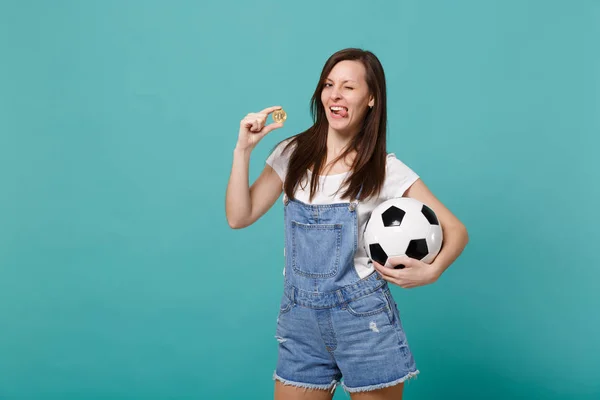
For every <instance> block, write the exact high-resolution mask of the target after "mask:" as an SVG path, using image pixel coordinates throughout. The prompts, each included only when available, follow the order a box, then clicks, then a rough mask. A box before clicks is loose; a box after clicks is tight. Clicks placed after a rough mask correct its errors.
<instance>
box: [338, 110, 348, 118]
mask: <svg viewBox="0 0 600 400" xmlns="http://www.w3.org/2000/svg"><path fill="white" fill-rule="evenodd" d="M338 115H339V116H340V117H345V116H347V115H348V111H346V109H345V108H342V109H341V110H340V111H338Z"/></svg>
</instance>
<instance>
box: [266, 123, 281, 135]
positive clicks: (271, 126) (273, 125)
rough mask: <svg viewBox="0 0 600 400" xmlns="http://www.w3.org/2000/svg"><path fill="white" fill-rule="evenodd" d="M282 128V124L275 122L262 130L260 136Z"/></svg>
mask: <svg viewBox="0 0 600 400" xmlns="http://www.w3.org/2000/svg"><path fill="white" fill-rule="evenodd" d="M282 126H283V122H275V123H272V124H269V125H267V126H265V127H264V128H263V130H262V132H261V133H262V136H265V135H266V134H267V133H269V132H271V131H273V130H275V129H279V128H281V127H282Z"/></svg>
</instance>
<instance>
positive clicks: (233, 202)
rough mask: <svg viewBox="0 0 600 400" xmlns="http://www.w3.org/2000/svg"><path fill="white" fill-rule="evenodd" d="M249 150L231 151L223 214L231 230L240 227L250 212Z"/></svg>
mask: <svg viewBox="0 0 600 400" xmlns="http://www.w3.org/2000/svg"><path fill="white" fill-rule="evenodd" d="M250 154H251V150H239V149H237V148H236V149H235V150H234V151H233V163H232V166H231V174H230V176H229V183H228V184H227V194H226V196H225V213H226V215H227V221H228V223H229V225H230V226H231V227H232V228H236V227H240V226H242V225H243V224H244V220H245V219H246V218H248V217H249V216H250V214H251V212H252V201H251V198H250V187H249V183H248V179H249V176H248V170H249V166H250Z"/></svg>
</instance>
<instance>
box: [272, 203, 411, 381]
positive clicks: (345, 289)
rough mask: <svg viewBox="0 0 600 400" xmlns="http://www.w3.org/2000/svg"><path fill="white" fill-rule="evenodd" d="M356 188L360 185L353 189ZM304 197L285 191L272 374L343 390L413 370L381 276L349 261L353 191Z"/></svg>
mask: <svg viewBox="0 0 600 400" xmlns="http://www.w3.org/2000/svg"><path fill="white" fill-rule="evenodd" d="M359 196H360V193H359ZM359 196H357V198H356V199H355V200H353V201H351V202H347V203H335V204H319V205H313V204H306V203H304V202H301V201H299V200H297V199H290V198H289V197H288V196H287V195H286V194H285V193H284V195H283V203H284V221H285V252H284V254H285V272H284V273H285V278H284V290H283V296H282V299H281V304H280V310H279V317H278V319H277V333H276V338H277V340H278V341H279V355H278V362H277V369H276V371H275V373H274V376H273V377H274V379H277V380H279V381H281V382H283V383H284V384H289V385H294V386H299V387H305V388H315V389H332V388H333V390H335V387H336V385H337V384H338V383H339V381H340V379H341V378H342V376H343V378H344V379H343V386H344V388H345V389H346V390H347V391H350V392H352V391H366V390H374V389H378V388H382V387H386V386H391V385H394V384H397V383H400V382H402V381H404V380H405V379H408V378H410V377H412V376H415V375H416V374H418V370H417V369H416V367H415V362H414V360H413V357H412V354H411V352H410V349H409V347H408V343H407V340H406V336H405V334H404V331H403V329H402V325H401V322H400V316H399V313H398V308H397V305H396V303H395V302H394V299H393V297H392V295H391V293H390V291H389V288H388V285H387V282H386V281H385V280H383V278H381V276H380V275H379V273H377V272H373V273H371V274H370V275H369V276H367V277H365V278H363V279H361V278H360V277H359V275H358V274H357V272H356V269H355V267H354V255H355V252H356V250H357V246H358V217H357V212H356V210H357V207H358V197H359Z"/></svg>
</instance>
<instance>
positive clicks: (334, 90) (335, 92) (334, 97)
mask: <svg viewBox="0 0 600 400" xmlns="http://www.w3.org/2000/svg"><path fill="white" fill-rule="evenodd" d="M330 97H331V99H332V100H339V99H340V98H341V97H342V95H341V93H340V91H339V90H338V89H337V88H336V87H335V86H334V87H332V88H331V94H330Z"/></svg>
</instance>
